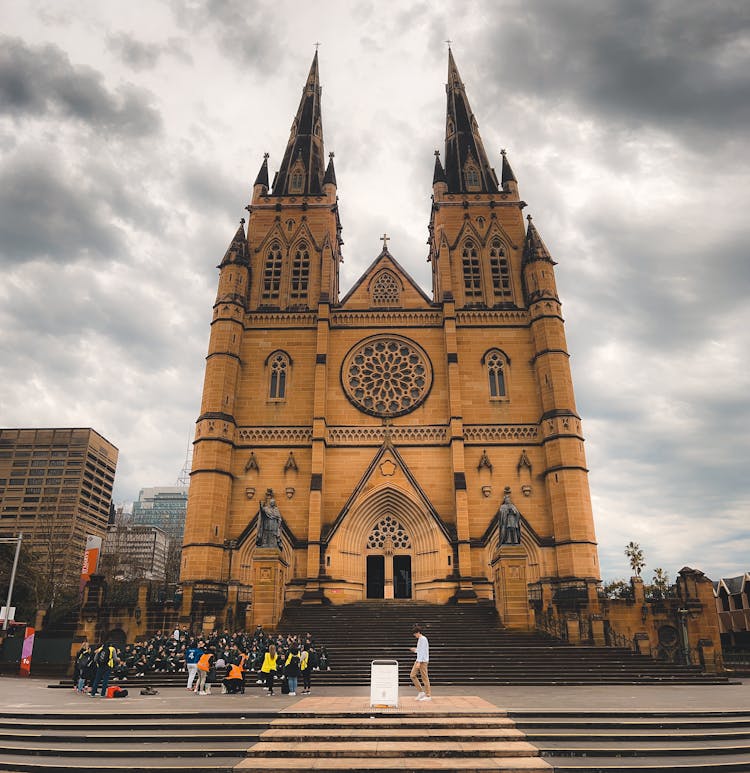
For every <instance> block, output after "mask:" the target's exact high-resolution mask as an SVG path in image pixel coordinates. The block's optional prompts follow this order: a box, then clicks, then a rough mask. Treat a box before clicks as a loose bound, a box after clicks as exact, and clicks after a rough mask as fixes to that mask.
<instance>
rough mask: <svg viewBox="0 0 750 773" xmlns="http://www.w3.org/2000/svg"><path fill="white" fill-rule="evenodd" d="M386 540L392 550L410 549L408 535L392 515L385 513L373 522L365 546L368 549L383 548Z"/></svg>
mask: <svg viewBox="0 0 750 773" xmlns="http://www.w3.org/2000/svg"><path fill="white" fill-rule="evenodd" d="M386 541H388V542H389V543H390V545H391V546H392V547H393V549H394V550H411V539H409V535H408V534H407V533H406V531H405V529H404V527H403V526H402V524H401V522H400V521H397V520H396V519H395V518H394V517H393V516H392V515H386V516H385V517H383V518H381V519H380V520H379V521H378V522H377V523H376V524H375V526H374V527H373V529H372V531H371V532H370V536H369V537H368V538H367V547H368V549H369V550H383V549H384V546H385V544H386Z"/></svg>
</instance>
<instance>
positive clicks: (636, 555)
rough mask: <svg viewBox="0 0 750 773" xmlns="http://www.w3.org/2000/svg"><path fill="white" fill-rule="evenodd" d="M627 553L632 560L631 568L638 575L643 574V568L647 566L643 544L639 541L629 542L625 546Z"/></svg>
mask: <svg viewBox="0 0 750 773" xmlns="http://www.w3.org/2000/svg"><path fill="white" fill-rule="evenodd" d="M625 555H626V556H627V557H628V559H629V561H630V568H631V569H632V570H633V572H634V573H635V575H636V577H640V576H641V569H643V567H644V566H646V561H645V560H644V558H643V551H642V550H641V546H640V545H639V544H638V543H637V542H628V544H627V546H626V548H625Z"/></svg>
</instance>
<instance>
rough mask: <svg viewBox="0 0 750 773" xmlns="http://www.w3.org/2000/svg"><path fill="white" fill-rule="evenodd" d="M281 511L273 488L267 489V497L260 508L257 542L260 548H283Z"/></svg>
mask: <svg viewBox="0 0 750 773" xmlns="http://www.w3.org/2000/svg"><path fill="white" fill-rule="evenodd" d="M282 523H283V521H282V518H281V511H280V510H279V508H278V506H277V505H276V500H275V499H274V496H273V490H272V489H268V490H267V491H266V497H265V500H264V501H263V502H261V503H260V509H259V510H258V537H257V539H256V541H255V544H256V545H257V546H258V547H259V548H278V549H279V550H281V524H282Z"/></svg>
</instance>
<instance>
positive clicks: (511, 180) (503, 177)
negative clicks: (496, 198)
mask: <svg viewBox="0 0 750 773" xmlns="http://www.w3.org/2000/svg"><path fill="white" fill-rule="evenodd" d="M500 155H501V156H502V157H503V168H502V170H501V173H500V182H501V184H502V187H503V190H504V191H505V192H506V193H514V194H515V195H518V180H516V176H515V174H513V169H512V168H511V166H510V161H508V156H507V154H506V152H505V148H503V149H502V150H501V151H500Z"/></svg>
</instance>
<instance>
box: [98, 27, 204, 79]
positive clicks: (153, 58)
mask: <svg viewBox="0 0 750 773" xmlns="http://www.w3.org/2000/svg"><path fill="white" fill-rule="evenodd" d="M107 42H108V44H109V48H110V50H111V51H112V52H113V53H114V54H116V55H117V56H119V57H120V59H121V60H122V61H123V62H124V63H125V64H127V65H128V66H129V67H131V68H132V69H133V70H136V71H142V70H152V69H153V68H154V67H156V66H157V64H158V63H159V60H160V59H161V57H162V56H164V55H165V54H167V55H169V56H174V57H176V58H177V59H179V60H180V61H182V62H184V63H186V64H192V62H193V58H192V56H191V55H190V53H189V52H188V51H187V48H186V41H184V40H183V39H181V38H176V37H175V38H169V39H168V40H167V41H166V42H165V43H146V42H144V41H143V40H140V39H139V38H137V37H134V36H133V35H130V34H128V33H127V32H117V33H115V34H113V35H110V36H109V37H108V38H107Z"/></svg>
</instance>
